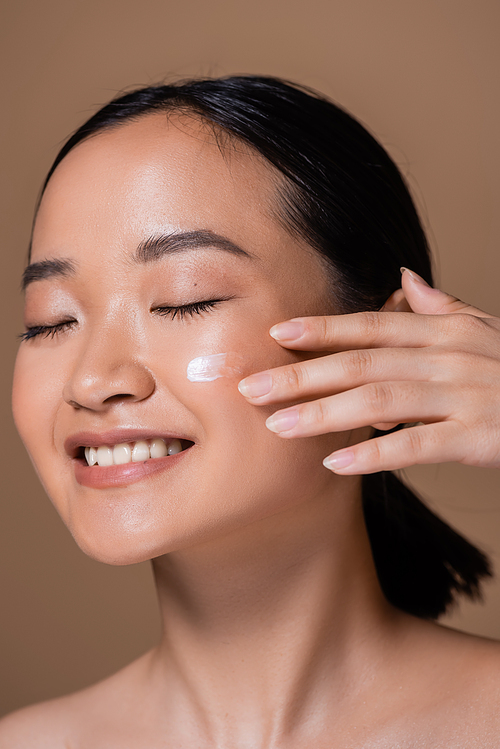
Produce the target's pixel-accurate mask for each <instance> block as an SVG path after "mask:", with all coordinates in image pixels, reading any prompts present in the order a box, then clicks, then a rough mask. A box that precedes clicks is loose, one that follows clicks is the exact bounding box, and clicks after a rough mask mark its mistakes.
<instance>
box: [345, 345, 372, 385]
mask: <svg viewBox="0 0 500 749" xmlns="http://www.w3.org/2000/svg"><path fill="white" fill-rule="evenodd" d="M341 361H342V365H343V368H344V372H345V374H346V375H347V376H348V377H349V378H350V379H353V380H355V381H360V380H364V379H365V378H366V377H367V375H368V373H369V372H370V371H371V370H372V368H373V356H372V354H371V352H370V351H367V350H366V349H360V350H357V351H347V352H346V353H345V354H343V355H342V359H341Z"/></svg>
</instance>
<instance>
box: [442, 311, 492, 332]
mask: <svg viewBox="0 0 500 749" xmlns="http://www.w3.org/2000/svg"><path fill="white" fill-rule="evenodd" d="M484 325H485V323H484V321H483V320H482V319H481V318H480V317H475V316H474V315H468V314H465V313H462V312H457V313H456V314H453V315H448V325H447V329H448V332H451V333H455V334H457V333H458V334H459V335H463V336H472V335H473V336H475V335H477V334H478V332H479V330H482V329H483V327H484Z"/></svg>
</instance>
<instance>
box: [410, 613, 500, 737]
mask: <svg viewBox="0 0 500 749" xmlns="http://www.w3.org/2000/svg"><path fill="white" fill-rule="evenodd" d="M414 644H415V645H416V647H415V651H414V652H415V658H414V661H413V664H412V666H413V668H412V672H413V674H414V675H415V676H416V682H417V690H418V692H419V693H420V695H421V702H420V704H421V707H422V708H423V714H427V716H428V720H429V721H430V722H435V728H436V731H437V732H441V731H442V732H443V735H442V737H441V742H442V743H441V745H442V746H448V745H449V744H448V743H446V741H445V736H447V737H448V739H449V740H450V741H452V744H451V745H453V746H470V747H475V746H476V745H477V746H481V747H490V746H491V747H498V741H499V736H500V643H499V642H497V641H495V640H490V639H487V638H484V637H478V636H475V635H470V634H466V633H464V632H459V631H457V630H453V629H450V628H448V627H444V626H440V625H436V624H431V623H425V624H424V626H422V627H418V629H417V630H416V639H415V641H414ZM455 733H456V736H455ZM452 737H453V740H452ZM465 737H467V739H468V743H467V741H465V743H464V739H465ZM478 740H480V743H479V744H477V743H474V742H475V741H476V742H477V741H478ZM453 741H454V742H455V743H453ZM461 742H462V743H461Z"/></svg>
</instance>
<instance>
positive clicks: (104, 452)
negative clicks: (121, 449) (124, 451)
mask: <svg viewBox="0 0 500 749" xmlns="http://www.w3.org/2000/svg"><path fill="white" fill-rule="evenodd" d="M97 463H98V465H100V466H112V465H113V450H112V449H111V448H110V447H108V446H107V445H99V447H98V448H97Z"/></svg>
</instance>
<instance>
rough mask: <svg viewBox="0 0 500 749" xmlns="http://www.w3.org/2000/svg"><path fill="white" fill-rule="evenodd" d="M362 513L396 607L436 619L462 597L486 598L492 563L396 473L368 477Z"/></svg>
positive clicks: (377, 563)
mask: <svg viewBox="0 0 500 749" xmlns="http://www.w3.org/2000/svg"><path fill="white" fill-rule="evenodd" d="M363 511H364V515H365V522H366V526H367V529H368V536H369V539H370V544H371V547H372V553H373V557H374V560H375V567H376V569H377V574H378V577H379V581H380V585H381V587H382V590H383V592H384V595H385V596H386V598H387V599H388V600H389V602H390V603H392V604H393V605H394V606H396V607H397V608H399V609H402V610H403V611H406V612H407V613H409V614H413V615H415V616H419V617H421V618H423V619H437V617H439V616H440V615H441V614H444V612H445V611H446V609H447V608H448V607H449V605H450V604H451V603H452V602H453V601H454V600H455V598H456V597H457V596H460V595H465V596H467V597H468V598H471V599H479V598H481V592H480V581H481V579H482V578H485V577H490V576H491V574H492V573H491V566H490V562H489V560H488V558H487V557H486V556H485V554H483V553H482V552H481V551H480V550H479V549H477V548H476V547H475V546H473V545H472V544H471V543H470V542H469V541H467V540H466V539H465V538H463V536H461V535H460V534H459V533H457V532H456V531H455V530H453V528H451V527H450V526H449V525H447V523H445V522H444V521H443V520H441V518H440V517H438V516H437V515H435V514H434V513H433V512H431V510H430V509H429V508H428V507H427V506H426V505H425V504H424V503H423V502H422V500H421V499H420V498H419V497H418V496H417V495H416V494H415V493H414V492H413V491H412V490H411V489H410V488H409V487H408V486H406V484H404V483H403V482H402V481H401V480H400V479H399V478H397V476H395V475H394V474H393V473H390V472H389V471H382V472H380V473H372V474H369V475H367V476H363Z"/></svg>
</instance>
